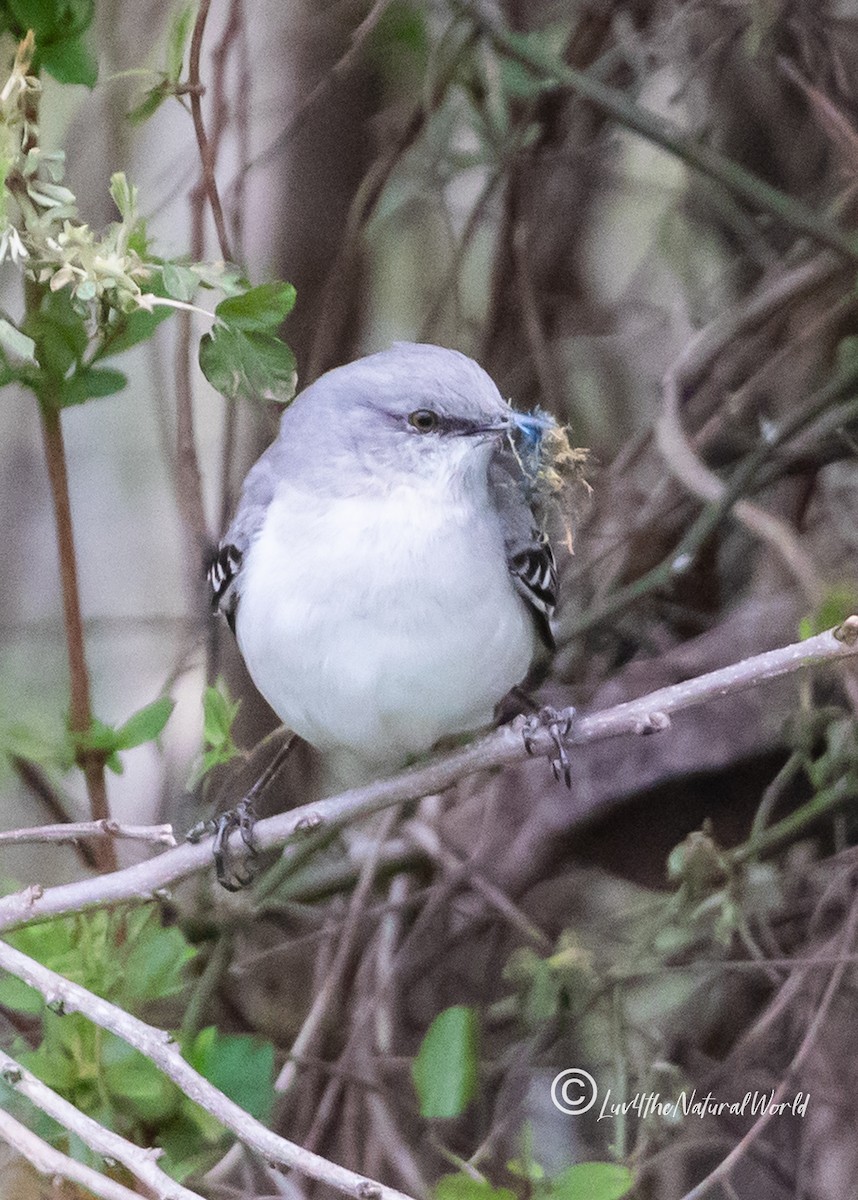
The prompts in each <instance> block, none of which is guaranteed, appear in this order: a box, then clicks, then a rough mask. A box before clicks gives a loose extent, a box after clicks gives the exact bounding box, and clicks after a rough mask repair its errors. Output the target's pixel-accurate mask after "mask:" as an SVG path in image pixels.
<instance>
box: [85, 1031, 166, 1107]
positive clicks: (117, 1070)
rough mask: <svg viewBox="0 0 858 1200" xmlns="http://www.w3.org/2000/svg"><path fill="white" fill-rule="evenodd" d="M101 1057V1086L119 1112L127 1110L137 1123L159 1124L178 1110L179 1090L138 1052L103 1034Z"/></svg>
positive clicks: (110, 1035) (117, 1039) (119, 1040)
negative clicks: (113, 1101) (113, 1099)
mask: <svg viewBox="0 0 858 1200" xmlns="http://www.w3.org/2000/svg"><path fill="white" fill-rule="evenodd" d="M101 1054H102V1064H103V1071H102V1077H103V1080H104V1084H105V1086H106V1087H107V1088H108V1090H109V1091H110V1092H111V1093H112V1095H113V1096H114V1097H115V1099H116V1101H117V1102H118V1103H117V1107H118V1108H119V1109H120V1111H124V1110H125V1109H126V1108H127V1107H130V1108H132V1109H133V1111H134V1113H135V1115H136V1116H137V1117H138V1118H139V1119H140V1120H143V1121H146V1122H147V1123H150V1124H153V1125H160V1124H162V1123H163V1122H165V1121H167V1120H169V1118H170V1117H171V1116H172V1115H173V1114H174V1113H176V1112H177V1111H178V1109H179V1106H180V1104H181V1096H182V1094H181V1092H180V1090H179V1089H178V1088H177V1087H176V1085H175V1084H174V1083H173V1082H172V1081H171V1080H170V1079H168V1078H167V1077H166V1075H163V1074H162V1073H161V1072H160V1071H159V1070H158V1068H157V1067H156V1066H155V1064H154V1063H152V1062H150V1061H149V1059H148V1058H146V1057H145V1055H143V1054H141V1053H140V1051H139V1050H135V1049H133V1047H131V1046H129V1045H127V1044H126V1043H125V1042H123V1041H122V1040H121V1039H120V1038H118V1037H115V1036H114V1035H113V1034H105V1035H104V1040H103V1044H102V1050H101ZM126 1119H127V1115H126Z"/></svg>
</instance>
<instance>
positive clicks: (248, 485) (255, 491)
mask: <svg viewBox="0 0 858 1200" xmlns="http://www.w3.org/2000/svg"><path fill="white" fill-rule="evenodd" d="M277 453H278V448H277V443H276V442H275V443H274V444H273V445H272V446H269V448H268V450H266V452H265V453H264V454H263V455H262V457H261V458H260V459H258V461H257V462H256V463H255V464H254V466H252V467H251V469H250V471H249V472H248V475H247V478H246V479H245V481H244V486H243V487H242V489H241V499H240V500H239V502H238V508H237V509H236V513H235V516H234V517H233V520H232V524H231V525H230V527H229V529H227V531H226V533H225V534H224V536H223V539H222V540H221V543H220V545H219V546H218V548H217V550H216V551H215V554H214V557H213V558H212V560H211V562H210V563H209V565H208V570H207V572H206V574H207V578H208V582H209V586H210V587H211V592H212V595H211V600H212V607H213V608H214V609H215V610H219V611H220V612H222V613H223V615H224V616H225V617H226V619H227V621H228V622H229V626H230V629H231V630H232V632H233V633H235V621H236V615H237V613H238V605H239V601H240V599H241V588H242V565H243V563H244V558H245V555H246V554H247V551H248V549H249V547H250V544H251V542H252V541H253V539H254V538H255V537H256V535H257V534H258V533H259V530H260V529H261V528H262V523H263V521H264V520H265V514H266V513H267V511H268V505H269V504H270V503H271V499H272V497H273V495H274V489H275V486H276V483H277V469H276V461H275V460H276V454H277Z"/></svg>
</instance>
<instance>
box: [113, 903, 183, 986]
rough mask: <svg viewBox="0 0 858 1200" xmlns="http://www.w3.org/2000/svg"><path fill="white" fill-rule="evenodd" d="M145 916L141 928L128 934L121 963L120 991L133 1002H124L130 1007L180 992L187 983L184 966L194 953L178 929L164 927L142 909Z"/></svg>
mask: <svg viewBox="0 0 858 1200" xmlns="http://www.w3.org/2000/svg"><path fill="white" fill-rule="evenodd" d="M146 916H147V917H148V918H149V921H148V923H147V925H146V926H145V927H144V930H143V932H142V933H141V934H138V935H137V936H136V937H133V938H129V940H130V941H131V946H130V948H129V950H128V954H127V956H126V959H125V964H124V973H123V981H122V993H123V998H124V999H126V1000H130V1001H132V1002H133V1003H132V1004H131V1005H128V1007H131V1008H132V1009H135V1008H139V1007H140V1005H141V1004H142V1003H151V1002H152V1001H153V1000H162V999H164V998H165V997H168V996H178V995H180V994H181V993H182V992H183V991H184V990H185V989H186V988H187V985H188V980H187V977H186V973H185V967H186V966H187V964H188V963H189V962H190V961H191V959H193V958H195V957H196V954H197V951H196V948H195V947H194V946H192V945H191V944H190V943H189V942H188V940H187V939H186V937H185V935H184V934H183V933H182V931H181V930H180V929H178V928H176V927H175V926H168V927H166V928H165V927H164V926H163V925H162V924H161V922H160V920H159V919H158V916H157V914H156V913H154V912H153V911H152V910H146Z"/></svg>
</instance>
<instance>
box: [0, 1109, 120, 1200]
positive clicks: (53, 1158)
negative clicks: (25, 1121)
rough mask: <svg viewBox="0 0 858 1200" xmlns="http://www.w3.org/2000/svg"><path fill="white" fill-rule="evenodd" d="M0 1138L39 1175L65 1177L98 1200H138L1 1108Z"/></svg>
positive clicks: (118, 1184) (111, 1180)
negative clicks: (50, 1143) (98, 1198)
mask: <svg viewBox="0 0 858 1200" xmlns="http://www.w3.org/2000/svg"><path fill="white" fill-rule="evenodd" d="M0 1138H2V1139H3V1141H4V1142H7V1143H8V1144H9V1145H10V1146H11V1147H12V1148H13V1149H15V1150H17V1151H18V1153H19V1154H21V1155H23V1157H24V1158H26V1159H27V1161H28V1162H31V1163H32V1164H33V1166H34V1167H35V1168H36V1170H37V1171H38V1172H39V1174H40V1175H47V1176H50V1177H51V1178H55V1179H69V1180H71V1181H72V1182H73V1183H79V1184H81V1186H82V1187H85V1188H86V1189H87V1190H88V1191H90V1192H92V1194H93V1195H94V1196H101V1197H102V1200H140V1193H139V1192H132V1191H131V1189H130V1188H127V1187H125V1186H124V1185H123V1184H121V1183H117V1182H116V1180H115V1179H108V1178H106V1176H104V1175H100V1174H99V1173H98V1171H94V1170H93V1169H92V1167H87V1166H85V1165H84V1164H83V1163H79V1162H75V1160H74V1159H73V1158H69V1156H68V1155H67V1154H63V1153H62V1152H61V1151H59V1150H55V1149H54V1147H53V1146H49V1145H48V1143H47V1142H45V1141H43V1140H42V1139H41V1138H40V1137H38V1136H37V1135H36V1134H35V1133H33V1131H32V1130H31V1129H28V1128H27V1126H26V1125H22V1124H21V1122H20V1121H16V1120H15V1118H14V1117H13V1116H11V1115H10V1114H9V1113H7V1112H4V1111H3V1110H2V1109H0Z"/></svg>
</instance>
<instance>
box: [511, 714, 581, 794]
mask: <svg viewBox="0 0 858 1200" xmlns="http://www.w3.org/2000/svg"><path fill="white" fill-rule="evenodd" d="M573 715H574V714H573V711H572V710H571V709H564V710H563V711H562V712H561V711H559V710H558V709H556V708H551V707H546V708H541V709H540V710H539V712H538V713H537V714H536V715H535V716H533V717H528V718H527V721H526V722H525V724H524V728H523V730H522V737H523V739H524V748H525V750H526V751H527V753H528V754H531V755H532V754H535V753H536V745H535V742H536V734H537V733H538V732H539V730H541V729H546V730H547V731H548V733H549V735H550V737H551V740H552V742H553V743H554V749H555V751H556V753H555V754H554V755H553V756H552V758H551V760H550V761H551V770H552V772H553V774H554V778H555V779H556V780H557V781H558V783H559V782H560V780H561V779H562V780H563V782H564V783H565V784H566V786H567V787H568V788H571V787H572V763H571V761H570V759H569V751H568V750H567V748H566V742H565V739H566V738H567V737H568V736H569V734H570V732H571V730H572V718H573Z"/></svg>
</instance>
